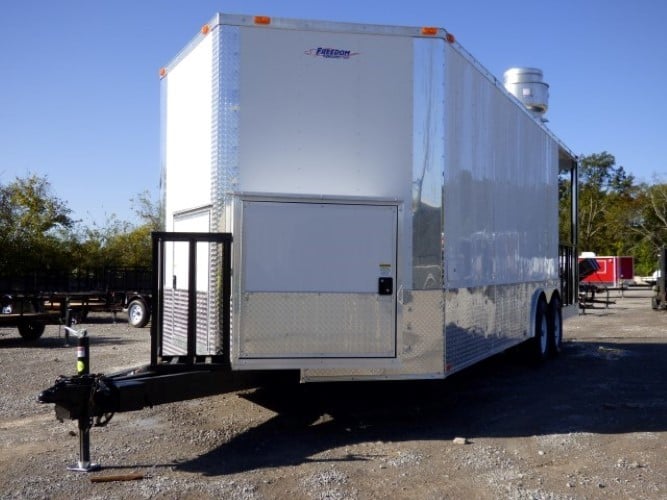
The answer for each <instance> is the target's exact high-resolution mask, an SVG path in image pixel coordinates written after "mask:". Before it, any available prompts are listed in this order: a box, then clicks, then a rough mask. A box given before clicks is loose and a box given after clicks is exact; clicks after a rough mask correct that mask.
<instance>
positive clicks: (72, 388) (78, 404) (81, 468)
mask: <svg viewBox="0 0 667 500" xmlns="http://www.w3.org/2000/svg"><path fill="white" fill-rule="evenodd" d="M111 398H112V392H111V389H110V387H109V385H108V384H107V383H106V382H105V377H104V376H101V375H89V374H85V375H75V376H72V377H64V376H60V377H58V379H57V380H56V383H55V384H54V385H53V387H51V388H49V389H47V390H45V391H43V392H42V393H41V394H40V395H39V396H38V398H37V399H38V401H39V402H40V403H54V404H55V405H56V406H55V410H56V418H57V419H58V420H59V421H61V422H62V421H64V420H65V419H66V418H68V419H72V420H77V421H78V422H77V423H78V429H79V461H78V462H77V464H75V465H72V466H70V467H68V469H69V470H71V471H78V472H91V471H95V470H99V469H100V465H99V464H96V463H93V462H92V461H91V459H90V429H91V428H92V427H93V425H95V426H97V427H102V426H105V425H106V424H107V423H109V421H110V420H111V417H112V416H113V412H104V411H103V410H102V408H103V407H105V406H110V402H111V401H110V399H111Z"/></svg>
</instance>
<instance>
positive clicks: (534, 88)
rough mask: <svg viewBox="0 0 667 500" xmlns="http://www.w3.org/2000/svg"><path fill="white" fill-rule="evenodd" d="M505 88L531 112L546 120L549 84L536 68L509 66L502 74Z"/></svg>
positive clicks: (543, 120) (536, 116)
mask: <svg viewBox="0 0 667 500" xmlns="http://www.w3.org/2000/svg"><path fill="white" fill-rule="evenodd" d="M503 79H504V85H505V89H506V90H507V91H508V92H509V93H510V94H512V95H513V96H514V97H516V98H517V99H519V101H521V102H522V103H523V104H524V106H526V108H527V109H528V111H530V112H531V114H532V115H533V116H534V117H535V118H537V119H539V120H540V121H542V122H546V121H547V120H546V118H544V113H546V112H547V109H548V107H549V85H548V84H546V83H545V82H544V81H543V74H542V70H541V69H538V68H510V69H508V70H507V71H505V73H504V74H503Z"/></svg>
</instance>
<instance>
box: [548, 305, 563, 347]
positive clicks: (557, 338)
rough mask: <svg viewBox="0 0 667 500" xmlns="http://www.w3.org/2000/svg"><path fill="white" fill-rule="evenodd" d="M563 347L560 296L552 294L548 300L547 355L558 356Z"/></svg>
mask: <svg viewBox="0 0 667 500" xmlns="http://www.w3.org/2000/svg"><path fill="white" fill-rule="evenodd" d="M562 349H563V309H562V308H561V303H560V297H558V296H557V295H554V296H553V297H551V301H550V302H549V355H550V356H551V357H555V356H558V355H559V354H560V353H561V351H562Z"/></svg>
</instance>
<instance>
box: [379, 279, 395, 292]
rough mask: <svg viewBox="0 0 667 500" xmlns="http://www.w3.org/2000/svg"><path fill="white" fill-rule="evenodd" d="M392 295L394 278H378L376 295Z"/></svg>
mask: <svg viewBox="0 0 667 500" xmlns="http://www.w3.org/2000/svg"><path fill="white" fill-rule="evenodd" d="M392 293H394V278H378V294H379V295H391V294H392Z"/></svg>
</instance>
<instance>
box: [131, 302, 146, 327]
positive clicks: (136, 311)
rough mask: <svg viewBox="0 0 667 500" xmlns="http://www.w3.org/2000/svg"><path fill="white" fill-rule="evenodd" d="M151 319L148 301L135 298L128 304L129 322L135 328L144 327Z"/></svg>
mask: <svg viewBox="0 0 667 500" xmlns="http://www.w3.org/2000/svg"><path fill="white" fill-rule="evenodd" d="M149 319H150V313H149V312H148V307H147V306H146V303H145V302H144V301H143V300H141V299H134V300H133V301H132V302H130V305H129V306H127V322H128V323H129V324H130V325H132V326H133V327H135V328H143V327H144V326H146V324H147V323H148V320H149Z"/></svg>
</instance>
